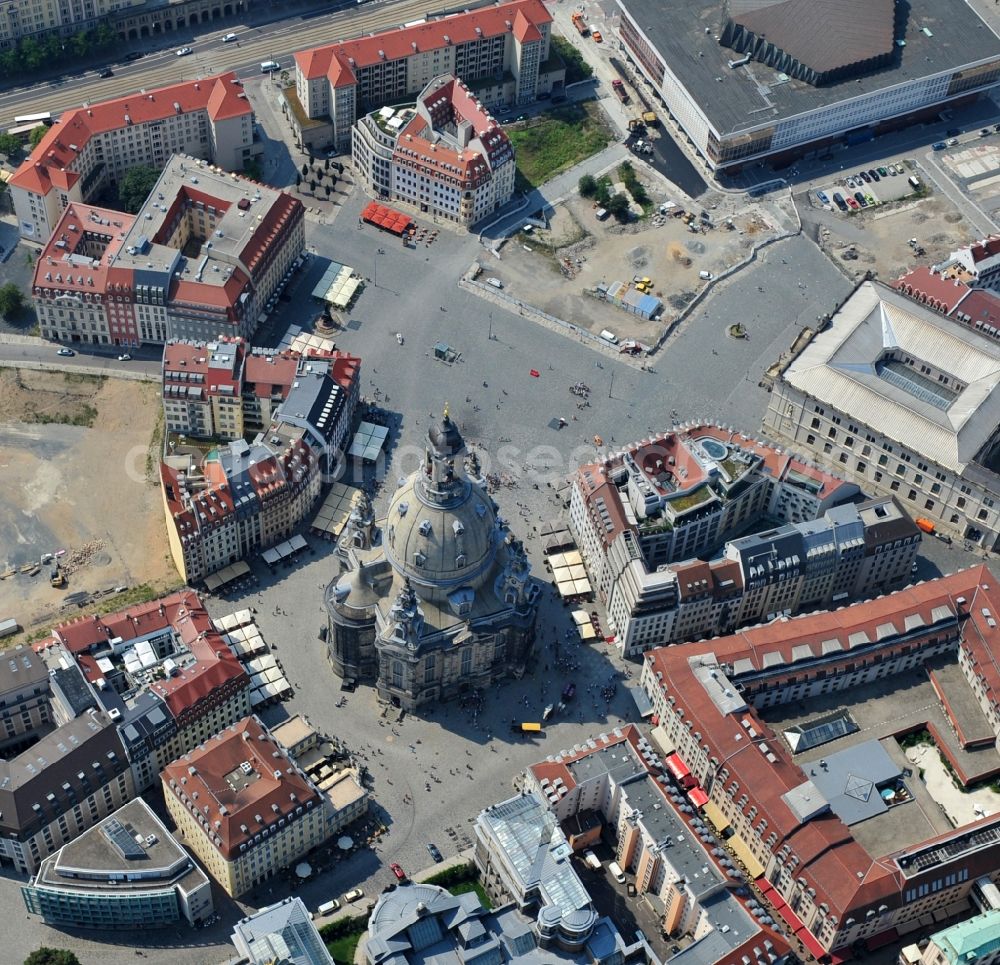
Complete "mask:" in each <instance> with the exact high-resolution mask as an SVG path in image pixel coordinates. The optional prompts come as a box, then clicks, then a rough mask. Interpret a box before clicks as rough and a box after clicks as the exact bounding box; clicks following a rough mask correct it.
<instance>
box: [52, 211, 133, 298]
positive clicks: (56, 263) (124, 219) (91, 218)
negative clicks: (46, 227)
mask: <svg viewBox="0 0 1000 965" xmlns="http://www.w3.org/2000/svg"><path fill="white" fill-rule="evenodd" d="M134 223H135V215H132V214H126V213H125V212H123V211H113V210H111V209H110V208H98V207H96V206H95V205H90V204H82V203H79V202H73V203H71V204H69V205H67V207H66V210H65V211H64V212H63V213H62V217H60V219H59V221H58V222H57V223H56V226H55V229H54V230H53V232H52V234H51V236H50V237H49V240H48V241H47V242H46V244H45V247H44V248H43V249H42V252H41V254H40V255H39V256H38V260H37V261H36V262H35V276H34V280H33V281H32V285H33V286H34V287H35V288H39V289H43V290H44V289H47V288H52V289H56V290H58V291H60V292H73V291H76V292H87V293H89V294H90V295H101V296H103V295H104V292H105V290H106V286H107V282H108V271H109V268H110V263H111V261H112V259H113V258H114V256H115V253H116V252H117V251H118V249H119V248H120V247H121V245H122V243H123V241H124V240H125V235H126V233H127V232H128V230H129V228H131V227H132V225H133V224H134ZM97 241H99V242H100V243H102V244H104V245H105V248H104V250H103V251H102V252H101V254H100V256H99V257H94V256H93V255H92V254H89V253H88V249H89V251H93V245H94V243H95V242H97Z"/></svg>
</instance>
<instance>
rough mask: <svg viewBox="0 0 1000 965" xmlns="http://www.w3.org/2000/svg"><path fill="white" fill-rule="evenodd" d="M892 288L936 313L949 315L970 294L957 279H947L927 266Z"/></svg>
mask: <svg viewBox="0 0 1000 965" xmlns="http://www.w3.org/2000/svg"><path fill="white" fill-rule="evenodd" d="M892 287H893V288H895V289H896V290H897V291H899V292H902V294H904V295H906V296H907V297H908V298H912V299H913V300H914V301H917V302H920V304H921V305H926V306H927V307H928V308H932V309H934V311H937V312H941V313H942V314H944V315H947V314H948V312H950V311H951V310H952V309H953V308H954V307H955V306H956V305H957V304H958V303H959V302H960V301H961V300H962V298H963V297H964V296H965V295H967V294H968V291H969V287H968V285H966V284H965V283H964V282H962V281H959V280H958V279H957V278H945V277H944V276H943V275H940V274H938V273H937V272H935V271H933V270H932V269H930V268H928V267H927V266H926V265H922V266H921V267H920V268H914V269H913V271H911V272H907V274H905V275H903V276H902V277H900V278H897V279H896V280H895V281H894V282H893V283H892Z"/></svg>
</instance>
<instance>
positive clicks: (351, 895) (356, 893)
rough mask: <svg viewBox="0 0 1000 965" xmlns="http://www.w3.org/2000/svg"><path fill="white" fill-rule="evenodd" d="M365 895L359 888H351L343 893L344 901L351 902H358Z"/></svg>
mask: <svg viewBox="0 0 1000 965" xmlns="http://www.w3.org/2000/svg"><path fill="white" fill-rule="evenodd" d="M364 896H365V893H364V892H363V891H362V890H361V889H360V888H352V889H351V890H350V891H348V892H345V893H344V901H345V902H348V903H350V902H352V901H358V899H360V898H364Z"/></svg>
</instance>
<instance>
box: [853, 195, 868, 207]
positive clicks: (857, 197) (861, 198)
mask: <svg viewBox="0 0 1000 965" xmlns="http://www.w3.org/2000/svg"><path fill="white" fill-rule="evenodd" d="M854 200H855V201H857V202H858V204H859V205H860V206H861V207H862V208H867V207H868V202H867V201H865V196H864V195H863V194H862V193H861V192H860V191H855V192H854Z"/></svg>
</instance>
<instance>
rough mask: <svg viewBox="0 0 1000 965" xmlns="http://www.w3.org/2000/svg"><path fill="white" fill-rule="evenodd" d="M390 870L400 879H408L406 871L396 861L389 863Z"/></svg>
mask: <svg viewBox="0 0 1000 965" xmlns="http://www.w3.org/2000/svg"><path fill="white" fill-rule="evenodd" d="M389 870H390V871H391V872H392V873H393V874H394V875H395V876H396V878H397V880H399V881H406V872H405V871H404V870H403V869H402V868H401V867H400V866H399V865H398V864H397V863H396V862H395V861H393V863H392V864H391V865H389Z"/></svg>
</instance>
